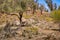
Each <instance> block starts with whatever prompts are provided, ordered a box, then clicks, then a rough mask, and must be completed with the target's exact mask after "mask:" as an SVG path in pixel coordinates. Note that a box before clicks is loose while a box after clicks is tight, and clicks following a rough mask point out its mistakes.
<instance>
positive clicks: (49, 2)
mask: <svg viewBox="0 0 60 40" xmlns="http://www.w3.org/2000/svg"><path fill="white" fill-rule="evenodd" d="M45 2H46V3H47V5H48V7H49V8H50V10H51V11H52V10H53V2H52V0H45Z"/></svg>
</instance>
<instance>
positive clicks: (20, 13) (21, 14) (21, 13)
mask: <svg viewBox="0 0 60 40" xmlns="http://www.w3.org/2000/svg"><path fill="white" fill-rule="evenodd" d="M19 16H20V18H19V20H20V24H22V16H23V12H22V11H20V12H19Z"/></svg>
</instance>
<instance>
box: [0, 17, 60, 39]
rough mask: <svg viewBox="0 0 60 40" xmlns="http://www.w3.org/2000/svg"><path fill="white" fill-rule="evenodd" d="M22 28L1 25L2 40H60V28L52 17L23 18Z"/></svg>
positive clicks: (0, 34)
mask: <svg viewBox="0 0 60 40" xmlns="http://www.w3.org/2000/svg"><path fill="white" fill-rule="evenodd" d="M22 20H23V23H22V26H20V25H10V24H9V23H8V24H6V23H4V24H2V25H0V40H60V29H59V28H60V26H59V25H58V23H55V22H54V21H53V20H52V19H51V18H50V17H45V16H40V17H36V16H31V17H23V18H22Z"/></svg>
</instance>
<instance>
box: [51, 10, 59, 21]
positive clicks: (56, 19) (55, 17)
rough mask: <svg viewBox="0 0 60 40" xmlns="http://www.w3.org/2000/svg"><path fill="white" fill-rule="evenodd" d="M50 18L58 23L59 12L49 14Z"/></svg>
mask: <svg viewBox="0 0 60 40" xmlns="http://www.w3.org/2000/svg"><path fill="white" fill-rule="evenodd" d="M51 17H52V18H53V19H54V20H55V21H59V22H60V10H55V11H52V12H51Z"/></svg>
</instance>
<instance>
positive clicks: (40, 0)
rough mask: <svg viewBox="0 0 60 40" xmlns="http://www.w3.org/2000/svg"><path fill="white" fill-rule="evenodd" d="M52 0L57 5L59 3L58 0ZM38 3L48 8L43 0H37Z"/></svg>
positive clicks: (59, 0)
mask: <svg viewBox="0 0 60 40" xmlns="http://www.w3.org/2000/svg"><path fill="white" fill-rule="evenodd" d="M52 1H53V3H56V4H57V7H58V6H59V5H60V0H52ZM38 3H39V4H43V5H44V6H45V7H46V8H47V9H49V7H48V6H47V4H46V2H45V0H38Z"/></svg>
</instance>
